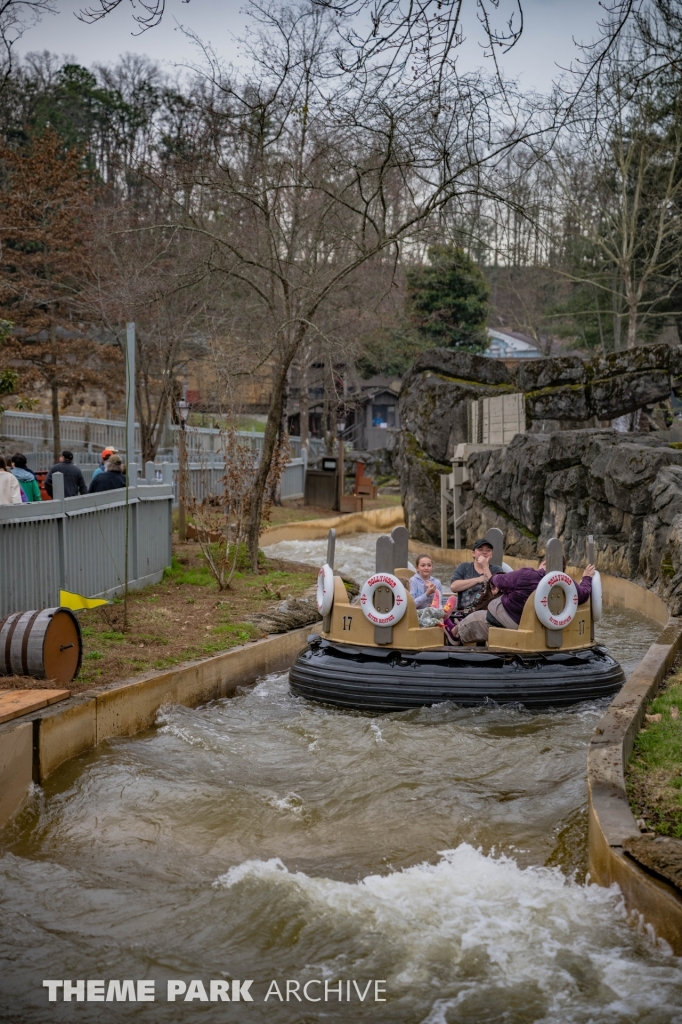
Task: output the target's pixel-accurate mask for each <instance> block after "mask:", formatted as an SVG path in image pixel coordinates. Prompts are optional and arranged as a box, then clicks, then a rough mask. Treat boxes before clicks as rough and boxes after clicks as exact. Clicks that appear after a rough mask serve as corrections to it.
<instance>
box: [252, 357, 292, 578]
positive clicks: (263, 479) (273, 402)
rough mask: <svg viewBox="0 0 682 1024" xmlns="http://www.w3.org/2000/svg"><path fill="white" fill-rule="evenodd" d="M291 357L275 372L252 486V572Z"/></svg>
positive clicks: (256, 554)
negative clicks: (261, 446) (261, 445)
mask: <svg viewBox="0 0 682 1024" xmlns="http://www.w3.org/2000/svg"><path fill="white" fill-rule="evenodd" d="M294 351H295V349H294ZM292 358H293V355H292V356H291V357H289V358H284V361H283V362H282V364H281V365H280V366H278V367H277V370H276V372H275V378H274V381H273V388H272V396H271V398H270V408H269V409H268V418H267V422H266V424H265V433H264V435H263V448H262V450H261V454H260V460H259V462H258V469H257V471H256V479H255V480H254V484H253V500H252V502H251V508H250V510H249V522H248V527H247V533H246V541H247V544H248V548H249V558H250V559H251V568H252V570H253V571H254V572H257V570H258V540H259V537H260V525H261V519H262V517H263V498H264V496H265V487H266V485H267V482H268V473H269V472H270V464H271V463H272V459H273V456H274V454H275V448H276V446H277V435H278V433H279V429H280V424H281V422H282V412H283V409H284V395H285V392H286V380H287V373H288V372H289V367H290V365H291V360H292Z"/></svg>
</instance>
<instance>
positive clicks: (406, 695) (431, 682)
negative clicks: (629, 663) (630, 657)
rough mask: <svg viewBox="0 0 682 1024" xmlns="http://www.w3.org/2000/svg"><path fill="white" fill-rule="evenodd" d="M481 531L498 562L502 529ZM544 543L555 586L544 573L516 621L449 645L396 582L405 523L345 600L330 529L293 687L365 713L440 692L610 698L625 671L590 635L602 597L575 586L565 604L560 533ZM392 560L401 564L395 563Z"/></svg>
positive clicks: (540, 702)
mask: <svg viewBox="0 0 682 1024" xmlns="http://www.w3.org/2000/svg"><path fill="white" fill-rule="evenodd" d="M489 534H490V539H491V542H494V547H495V548H496V552H495V554H494V555H493V558H494V559H495V561H496V564H502V557H501V554H502V552H501V541H502V534H501V531H499V530H491V531H489ZM547 552H548V555H547V563H548V576H549V574H550V572H555V573H557V579H558V580H559V577H560V576H562V575H563V580H559V583H560V584H561V587H559V586H557V587H556V588H554V587H551V586H549V584H550V583H551V581H552V577H551V576H550V578H549V580H548V586H547V587H545V588H544V590H543V594H545V596H544V597H542V598H541V603H538V601H537V600H536V598H538V597H540V595H538V594H536V595H535V597H534V596H533V595H531V596H530V597H529V598H528V600H527V602H526V606H525V608H524V611H523V614H522V617H521V621H520V623H519V628H518V630H510V629H498V628H496V627H492V626H491V628H490V631H489V638H488V643H487V644H486V645H478V646H477V645H474V644H472V645H464V646H460V647H453V646H444V645H443V631H442V629H441V628H440V627H438V626H430V627H421V626H420V625H419V620H418V617H417V610H416V607H415V604H414V601H413V599H412V597H411V596H410V594H409V591H408V590H407V589H406V588H405V587H404V585H403V583H404V582H408V581H409V578H410V576H411V575H412V572H413V570H412V568H411V566H409V563H408V561H407V531H406V530H405V528H404V527H398V528H396V529H395V530H394V531H393V534H392V535H391V537H380V538H379V539H378V541H377V569H376V573H375V575H374V576H373V577H370V579H369V580H368V581H367V584H365V586H364V587H363V591H362V595H361V598H360V601H361V602H363V599H364V604H351V602H350V600H349V598H348V595H347V593H346V588H345V587H344V584H343V581H342V580H341V578H340V577H339V576H334V575H333V569H332V566H333V558H334V536H333V531H330V538H329V544H328V552H327V563H325V565H324V566H323V567H322V568H321V569H320V577H319V583H318V607H319V608H320V612H321V614H322V615H323V616H324V618H323V628H322V632H321V633H315V634H312V635H311V636H309V637H308V644H307V646H306V647H305V649H304V650H303V651H302V652H301V653H300V654H299V656H298V657H297V659H296V661H295V663H294V665H293V666H292V668H291V670H290V672H289V685H290V689H291V692H292V693H293V694H295V695H296V696H298V697H304V698H306V699H308V700H312V701H317V702H320V703H323V704H330V705H334V706H336V707H342V708H347V709H350V710H357V711H368V712H389V711H406V710H408V709H410V708H419V707H427V706H429V705H432V704H439V703H443V702H445V701H448V702H452V703H454V704H458V705H462V706H464V707H471V706H474V705H479V704H486V703H491V704H516V705H523V706H524V707H526V708H529V709H532V710H536V709H542V708H552V707H565V706H567V705H571V704H578V703H581V702H583V701H586V700H598V699H601V698H610V697H612V696H613V695H614V694H615V693H617V692H618V690H619V689H620V688H621V686H622V685H623V683H624V681H625V675H624V672H623V669H622V668H621V666H620V665H619V664H618V662H617V661H616V660H615V659H614V658H612V657H611V655H610V654H609V652H608V651H607V650H606V648H605V647H603V646H602V645H601V644H599V643H596V642H595V640H594V621H595V618H596V617H598V616H599V615H600V614H601V608H600V602H599V601H598V599H596V596H595V601H594V604H595V609H594V610H593V607H592V603H593V602H592V599H588V600H587V601H586V602H585V603H584V604H582V605H580V606H578V598H577V595H576V596H575V598H574V602H575V607H570V608H569V603H570V600H571V598H570V595H571V590H570V586H569V584H570V583H571V581H570V577H566V576H565V574H563V564H562V557H563V551H562V547H561V544H560V542H559V541H558V540H556V539H553V540H552V541H550V542H549V543H548V545H547ZM396 563H397V564H398V566H399V568H397V569H394V565H395V564H396ZM552 563H553V565H552ZM557 566H560V567H561V568H560V569H557ZM538 589H540V588H538ZM560 590H561V592H560ZM403 604H404V607H402V605H403ZM543 606H544V607H543ZM597 608H598V609H599V610H598V611H597ZM551 609H553V611H552V610H551ZM561 609H563V610H561ZM567 609H568V612H567ZM541 620H542V621H541Z"/></svg>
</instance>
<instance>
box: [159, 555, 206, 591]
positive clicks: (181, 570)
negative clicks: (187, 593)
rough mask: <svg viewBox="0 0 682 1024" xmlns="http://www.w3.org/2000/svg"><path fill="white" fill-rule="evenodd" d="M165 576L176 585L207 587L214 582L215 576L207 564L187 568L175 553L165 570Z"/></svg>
mask: <svg viewBox="0 0 682 1024" xmlns="http://www.w3.org/2000/svg"><path fill="white" fill-rule="evenodd" d="M163 578H164V579H165V580H169V581H170V582H171V583H175V584H176V586H178V587H181V586H185V585H188V586H193V587H207V586H208V585H209V584H211V583H212V582H213V576H212V575H211V572H210V570H209V568H208V566H207V565H201V566H198V567H197V568H194V569H187V568H186V567H185V566H184V565H183V564H182V562H180V560H179V559H178V557H177V555H173V558H172V560H171V564H170V566H168V567H167V568H165V569H164V570H163Z"/></svg>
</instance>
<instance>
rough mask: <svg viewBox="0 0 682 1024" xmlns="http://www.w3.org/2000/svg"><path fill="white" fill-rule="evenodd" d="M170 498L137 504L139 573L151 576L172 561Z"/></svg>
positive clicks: (142, 576) (140, 575)
mask: <svg viewBox="0 0 682 1024" xmlns="http://www.w3.org/2000/svg"><path fill="white" fill-rule="evenodd" d="M140 490H142V488H140ZM168 514H169V507H168V499H165V500H163V501H154V500H149V501H141V502H140V503H139V505H138V506H137V524H136V525H137V575H138V578H139V579H144V577H145V576H151V575H153V574H154V573H156V572H158V571H159V566H161V567H163V568H165V567H166V566H167V565H170V563H171V553H172V552H171V531H170V528H169V526H168V525H167V519H168Z"/></svg>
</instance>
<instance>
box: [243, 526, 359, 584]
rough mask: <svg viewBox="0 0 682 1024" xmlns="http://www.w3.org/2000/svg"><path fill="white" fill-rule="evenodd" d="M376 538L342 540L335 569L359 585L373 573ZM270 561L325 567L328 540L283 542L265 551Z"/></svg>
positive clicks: (357, 536) (336, 554)
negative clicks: (283, 559) (285, 560)
mask: <svg viewBox="0 0 682 1024" xmlns="http://www.w3.org/2000/svg"><path fill="white" fill-rule="evenodd" d="M376 543H377V534H375V533H368V534H357V535H352V539H349V538H341V537H339V538H338V539H337V541H336V548H335V558H334V568H335V569H336V571H337V572H341V573H343V574H344V575H346V576H350V577H351V578H352V579H354V580H358V582H362V583H364V581H365V580H366V579H367V578H368V576H370V575H371V574H372V572H373V571H374V565H375V560H376ZM263 550H264V552H265V554H266V555H267V556H268V558H285V559H288V560H289V561H292V562H305V563H307V564H308V565H322V563H323V562H324V561H325V559H326V557H327V541H326V540H282V541H280V542H279V544H271V545H270V546H269V547H266V548H263Z"/></svg>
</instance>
